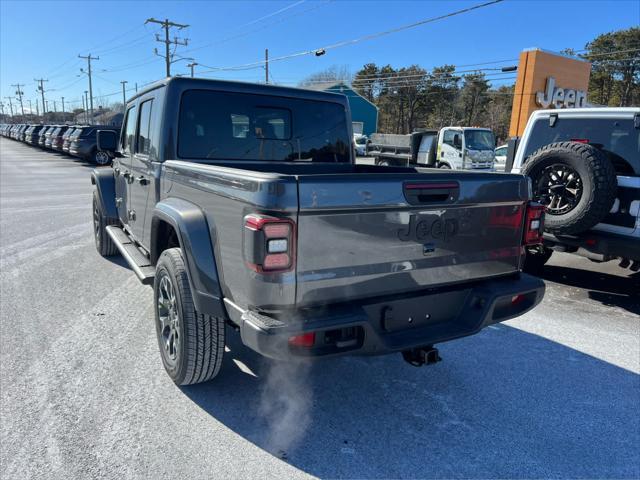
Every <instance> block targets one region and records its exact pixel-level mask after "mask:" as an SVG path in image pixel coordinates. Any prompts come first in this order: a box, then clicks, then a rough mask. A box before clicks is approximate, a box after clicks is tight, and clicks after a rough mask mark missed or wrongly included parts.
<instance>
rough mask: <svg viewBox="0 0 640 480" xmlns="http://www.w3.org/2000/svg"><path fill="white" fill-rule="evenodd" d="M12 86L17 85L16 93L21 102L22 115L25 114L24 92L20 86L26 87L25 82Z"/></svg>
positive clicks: (15, 85) (14, 85)
mask: <svg viewBox="0 0 640 480" xmlns="http://www.w3.org/2000/svg"><path fill="white" fill-rule="evenodd" d="M11 86H12V87H16V95H17V96H18V101H19V102H20V111H21V112H22V116H24V105H23V104H22V95H23V94H24V92H23V91H22V90H20V87H24V86H25V85H24V83H22V84H20V83H16V84H13V85H11Z"/></svg>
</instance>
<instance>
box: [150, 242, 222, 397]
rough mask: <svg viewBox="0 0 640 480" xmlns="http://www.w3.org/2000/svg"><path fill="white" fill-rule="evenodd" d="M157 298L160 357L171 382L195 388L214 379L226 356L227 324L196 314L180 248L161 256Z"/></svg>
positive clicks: (154, 289) (154, 292) (156, 282)
mask: <svg viewBox="0 0 640 480" xmlns="http://www.w3.org/2000/svg"><path fill="white" fill-rule="evenodd" d="M153 298H154V305H155V320H156V333H157V337H158V346H159V347H160V356H161V358H162V363H163V365H164V368H165V370H166V371H167V373H168V374H169V376H170V377H171V379H172V380H173V381H174V382H175V383H176V384H177V385H192V384H194V383H201V382H206V381H208V380H211V379H212V378H214V377H215V376H216V375H217V374H218V372H219V371H220V367H221V366H222V359H223V356H224V345H225V322H224V320H223V319H222V318H216V317H211V316H209V315H203V314H200V313H198V312H197V311H196V309H195V306H194V304H193V297H192V295H191V287H190V286H189V280H188V277H187V271H186V268H185V264H184V259H183V257H182V250H181V249H180V248H170V249H168V250H165V251H164V252H162V255H160V258H159V260H158V264H157V266H156V276H155V280H154V283H153Z"/></svg>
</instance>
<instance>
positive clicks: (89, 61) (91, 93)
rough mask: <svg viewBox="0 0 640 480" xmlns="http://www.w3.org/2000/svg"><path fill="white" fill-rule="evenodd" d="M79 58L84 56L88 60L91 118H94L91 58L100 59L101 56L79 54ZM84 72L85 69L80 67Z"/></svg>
mask: <svg viewBox="0 0 640 480" xmlns="http://www.w3.org/2000/svg"><path fill="white" fill-rule="evenodd" d="M78 58H84V59H86V60H87V72H86V73H87V75H88V77H89V110H90V112H91V118H93V84H92V82H91V60H100V57H92V56H91V54H89V55H86V56H84V55H78ZM80 71H81V72H83V73H84V70H82V69H80Z"/></svg>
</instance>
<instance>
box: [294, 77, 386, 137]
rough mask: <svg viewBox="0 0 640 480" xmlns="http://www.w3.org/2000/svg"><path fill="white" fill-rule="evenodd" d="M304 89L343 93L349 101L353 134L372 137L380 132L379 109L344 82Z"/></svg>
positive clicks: (328, 83) (311, 86)
mask: <svg viewBox="0 0 640 480" xmlns="http://www.w3.org/2000/svg"><path fill="white" fill-rule="evenodd" d="M304 88H308V89H310V90H321V91H323V92H334V93H342V94H343V95H346V96H347V99H348V100H349V107H350V108H351V121H352V122H353V133H362V134H364V135H367V136H368V135H371V134H372V133H375V132H377V131H378V107H376V106H375V105H374V104H373V103H371V102H370V101H369V100H367V99H366V98H364V97H363V96H362V95H360V94H359V93H358V92H356V91H355V90H353V89H352V88H351V87H350V86H348V85H347V84H345V83H343V82H326V83H318V84H315V85H310V86H307V87H304Z"/></svg>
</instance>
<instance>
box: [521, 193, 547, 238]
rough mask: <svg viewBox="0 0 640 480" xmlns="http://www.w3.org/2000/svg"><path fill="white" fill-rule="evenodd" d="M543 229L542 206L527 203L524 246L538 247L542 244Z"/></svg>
mask: <svg viewBox="0 0 640 480" xmlns="http://www.w3.org/2000/svg"><path fill="white" fill-rule="evenodd" d="M543 229H544V205H541V204H539V203H536V202H529V203H528V205H527V214H526V215H525V224H524V242H523V243H524V244H525V245H539V244H541V243H542V230H543Z"/></svg>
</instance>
